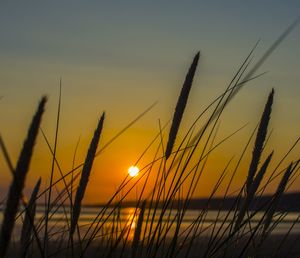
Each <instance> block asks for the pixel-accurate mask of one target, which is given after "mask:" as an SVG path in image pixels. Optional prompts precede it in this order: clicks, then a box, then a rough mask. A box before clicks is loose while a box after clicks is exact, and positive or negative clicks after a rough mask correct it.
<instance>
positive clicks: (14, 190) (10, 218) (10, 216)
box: [0, 97, 47, 257]
mask: <svg viewBox="0 0 300 258" xmlns="http://www.w3.org/2000/svg"><path fill="white" fill-rule="evenodd" d="M46 101H47V98H46V97H43V98H42V99H41V101H40V103H39V106H38V109H37V111H36V113H35V115H34V117H33V119H32V122H31V125H30V127H29V130H28V134H27V138H26V140H25V141H24V144H23V148H22V150H21V153H20V156H19V159H18V162H17V166H16V169H15V173H14V176H13V181H12V183H11V185H10V188H9V192H8V197H7V202H6V208H5V211H4V217H3V222H2V227H1V233H0V257H4V256H5V254H6V252H7V248H8V245H9V242H10V239H11V235H12V231H13V228H14V224H15V217H16V214H17V211H18V206H19V201H20V198H21V196H22V191H23V188H24V184H25V179H26V175H27V172H28V170H29V164H30V160H31V157H32V153H33V148H34V144H35V141H36V138H37V135H38V131H39V127H40V123H41V119H42V115H43V113H44V109H45V104H46Z"/></svg>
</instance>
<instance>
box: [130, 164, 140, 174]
mask: <svg viewBox="0 0 300 258" xmlns="http://www.w3.org/2000/svg"><path fill="white" fill-rule="evenodd" d="M139 171H140V170H139V168H138V167H136V166H131V167H130V168H128V174H129V175H130V176H131V177H135V176H137V175H138V174H139Z"/></svg>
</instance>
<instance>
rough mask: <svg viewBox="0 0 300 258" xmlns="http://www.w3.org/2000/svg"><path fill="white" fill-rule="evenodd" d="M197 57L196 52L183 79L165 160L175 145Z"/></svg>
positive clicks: (198, 54)
mask: <svg viewBox="0 0 300 258" xmlns="http://www.w3.org/2000/svg"><path fill="white" fill-rule="evenodd" d="M199 56H200V53H199V52H198V53H197V54H196V55H195V57H194V59H193V62H192V64H191V66H190V68H189V71H188V73H187V75H186V77H185V81H184V83H183V86H182V89H181V92H180V95H179V98H178V101H177V104H176V108H175V113H174V116H173V121H172V125H171V129H170V133H169V140H168V144H167V148H166V152H165V156H166V159H168V158H169V157H170V155H171V152H172V149H173V145H174V143H175V139H176V135H177V132H178V129H179V125H180V122H181V119H182V116H183V112H184V109H185V106H186V103H187V100H188V97H189V93H190V90H191V87H192V83H193V78H194V75H195V72H196V68H197V65H198V61H199Z"/></svg>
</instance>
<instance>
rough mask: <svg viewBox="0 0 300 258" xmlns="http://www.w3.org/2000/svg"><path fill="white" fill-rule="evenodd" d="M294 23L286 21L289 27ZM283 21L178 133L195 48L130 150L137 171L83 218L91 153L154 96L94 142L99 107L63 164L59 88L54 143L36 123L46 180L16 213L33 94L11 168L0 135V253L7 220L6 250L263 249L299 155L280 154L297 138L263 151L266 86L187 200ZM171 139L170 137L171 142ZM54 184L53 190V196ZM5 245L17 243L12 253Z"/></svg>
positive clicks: (122, 253) (101, 253)
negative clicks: (81, 144) (86, 138)
mask: <svg viewBox="0 0 300 258" xmlns="http://www.w3.org/2000/svg"><path fill="white" fill-rule="evenodd" d="M293 26H295V24H293V25H292V27H291V28H293ZM291 28H288V30H287V31H285V33H283V34H282V35H281V36H280V37H279V38H278V40H277V41H276V42H275V43H274V44H273V45H272V46H271V47H270V48H269V49H268V50H267V51H266V53H265V54H264V55H263V56H262V58H261V59H259V61H258V62H257V63H255V64H254V65H253V67H252V68H251V67H250V66H251V61H252V58H253V51H254V50H255V48H256V45H255V47H254V48H253V49H252V50H251V51H250V53H249V54H248V55H247V56H246V58H245V59H244V60H243V62H242V64H241V65H240V67H239V68H238V69H237V71H236V73H235V75H234V77H233V79H232V80H231V81H230V83H229V84H228V85H227V86H226V87H225V90H224V91H223V92H221V94H220V95H219V96H217V97H216V99H215V100H213V101H212V102H211V103H210V104H209V105H208V106H207V107H206V108H205V109H204V110H203V112H201V113H200V115H199V116H198V117H197V118H196V119H195V121H194V122H193V123H192V124H191V126H190V128H188V130H187V131H186V132H185V133H184V132H183V133H182V135H183V136H182V137H179V136H178V132H179V128H180V124H181V123H182V119H183V114H184V111H185V107H186V105H187V101H188V96H189V93H190V90H191V86H192V83H193V79H194V76H195V73H196V69H197V65H198V61H199V56H200V54H199V53H197V54H196V55H195V57H194V58H193V60H192V64H191V66H190V68H189V70H188V73H187V75H186V77H185V81H184V83H183V86H182V88H181V92H180V95H179V98H178V101H177V105H176V108H175V112H174V115H173V120H172V123H171V125H170V128H169V131H168V126H169V124H168V123H166V124H161V123H160V122H159V126H158V133H157V135H156V136H155V137H154V138H153V140H152V141H151V142H150V144H149V145H148V146H147V147H146V148H145V150H144V151H143V152H142V154H141V156H140V157H138V159H137V162H136V165H139V164H141V163H142V162H141V161H143V164H145V165H144V166H143V167H141V169H140V173H139V176H138V177H136V178H130V177H128V176H126V177H125V178H124V179H123V181H122V182H121V183H120V185H119V186H118V188H117V189H116V191H115V193H114V194H113V195H112V196H111V198H110V199H109V200H108V201H107V202H106V203H105V204H103V205H102V206H100V207H97V211H96V214H94V216H93V218H92V219H89V220H88V221H85V220H84V216H82V217H81V213H82V212H81V211H82V207H83V205H84V203H83V199H84V196H85V193H86V191H87V188H88V182H89V180H90V174H91V171H92V166H93V162H94V160H95V158H96V157H97V156H98V155H101V153H102V151H103V150H104V149H105V148H106V147H107V146H109V144H110V143H111V142H112V141H114V140H115V139H117V137H119V136H120V135H121V134H122V133H123V132H124V131H125V130H127V129H128V128H129V127H130V126H131V125H132V124H133V123H135V122H136V121H137V120H138V119H139V118H140V117H142V116H143V115H144V114H145V113H147V112H148V111H149V110H150V109H151V108H152V107H153V105H152V106H151V107H150V108H149V109H147V110H146V111H145V112H142V113H141V115H139V116H138V117H137V118H136V119H134V120H133V121H132V122H131V123H129V124H128V125H127V126H125V127H124V129H122V130H121V131H120V132H119V133H118V134H117V135H116V136H115V137H113V138H112V139H111V140H110V141H108V142H107V143H106V144H102V148H99V149H98V143H99V140H100V137H101V135H102V128H103V123H104V118H105V115H104V113H103V114H102V116H101V118H100V120H99V121H98V125H97V127H96V129H95V132H94V135H93V138H92V140H91V143H90V145H89V148H88V151H87V154H86V158H85V160H84V162H82V163H80V164H79V165H76V164H75V163H76V162H75V156H76V151H77V148H78V144H77V146H76V150H75V154H74V158H73V162H72V169H71V170H70V171H63V170H62V168H61V165H60V163H59V161H58V160H57V158H56V149H57V139H58V128H59V117H60V101H61V97H60V98H59V105H58V114H57V122H56V132H55V142H54V147H53V148H52V147H51V145H50V143H49V141H48V138H47V136H46V134H45V131H43V130H42V134H43V137H44V140H45V142H46V144H47V146H48V148H49V150H50V153H51V155H52V166H51V174H50V184H49V186H47V187H46V188H45V189H42V190H41V191H39V188H40V181H38V183H37V184H36V186H35V188H34V190H33V192H32V195H31V198H30V201H29V203H28V204H27V203H24V206H25V208H24V209H23V210H20V212H19V213H18V205H19V202H20V200H23V199H22V198H23V196H22V192H23V188H24V184H25V179H26V174H27V172H28V169H29V163H30V160H31V158H32V155H33V147H34V143H35V140H36V137H37V133H38V130H39V128H40V122H41V118H42V114H43V111H44V106H45V103H46V98H42V100H41V102H40V104H39V107H38V110H37V112H36V114H35V116H34V117H33V120H32V123H31V126H30V128H29V131H28V136H27V139H26V140H25V143H24V145H23V148H22V150H21V154H20V157H19V159H18V163H17V166H16V168H15V169H14V167H13V164H12V162H11V161H10V158H9V155H8V151H7V149H6V148H5V146H4V142H3V139H2V138H1V137H0V145H1V149H2V151H3V154H4V157H5V160H6V161H7V163H8V165H9V168H10V170H11V171H12V174H13V182H12V184H11V186H10V189H9V192H8V196H7V198H6V208H5V211H4V218H3V222H2V226H1V235H0V257H5V255H6V254H7V250H8V246H9V243H10V240H11V236H12V232H13V229H14V224H15V222H16V221H18V223H23V228H22V231H21V237H18V240H19V239H20V241H16V242H14V245H16V246H18V248H14V247H15V246H12V247H11V248H10V249H9V251H10V252H9V255H10V256H11V257H93V256H94V257H132V258H137V257H191V256H193V255H196V256H197V257H248V256H254V255H255V256H260V255H265V252H266V250H265V247H266V246H267V245H269V242H268V241H270V239H272V236H273V235H272V234H273V232H275V231H276V228H277V227H278V226H280V225H282V223H283V222H285V219H286V218H287V217H288V214H287V212H286V211H281V210H279V208H280V207H281V206H280V205H281V200H283V198H285V193H286V191H287V190H288V188H289V187H290V186H291V184H292V183H293V182H295V180H296V179H297V177H298V176H299V170H300V166H299V160H296V161H289V165H288V166H285V160H286V159H287V158H288V156H289V154H290V153H291V151H292V150H294V148H295V147H296V145H297V143H298V142H299V139H298V140H297V141H296V142H295V143H294V144H293V145H292V146H291V148H290V149H289V150H288V151H287V153H286V155H284V157H283V158H282V159H279V162H278V163H277V165H275V161H274V159H275V158H274V151H272V152H268V153H265V152H266V148H265V147H266V144H267V143H268V144H270V141H269V135H268V131H269V129H268V127H269V121H270V117H271V112H272V106H273V100H274V90H273V89H272V91H271V92H270V94H269V96H268V99H267V102H266V104H265V108H264V110H263V112H262V115H261V118H260V121H259V123H258V126H257V127H256V128H255V129H253V133H252V134H251V135H250V137H249V139H248V140H247V142H246V143H245V145H244V148H243V150H242V151H241V152H240V153H239V155H238V158H236V157H231V158H230V159H229V160H228V162H227V163H226V164H225V165H224V167H223V168H221V169H220V171H217V172H218V179H217V180H216V182H215V184H214V186H213V187H212V190H211V192H210V193H209V195H208V198H206V199H205V200H203V202H202V203H201V202H200V201H198V202H195V200H194V198H195V193H196V192H197V189H199V188H201V187H202V188H203V187H206V184H207V182H205V181H204V180H203V175H204V174H205V173H209V172H208V164H209V162H210V159H211V155H213V154H214V152H215V150H216V149H218V148H219V147H220V146H221V145H222V144H223V143H224V142H226V141H230V140H231V138H232V137H234V136H235V135H236V134H238V133H240V132H241V131H242V130H243V129H244V128H245V126H243V127H241V128H239V129H237V130H236V131H234V132H232V133H230V134H228V135H227V136H224V137H223V138H221V139H219V133H220V130H221V128H222V127H221V125H222V124H221V123H220V121H221V118H222V114H223V112H224V110H225V109H226V108H227V106H228V104H229V102H230V101H231V100H232V99H233V97H234V96H235V95H236V94H237V93H238V91H239V90H240V89H241V87H244V86H245V85H246V83H247V82H249V81H252V80H254V79H255V78H257V76H260V75H255V72H256V71H257V70H258V68H259V67H260V66H261V65H262V63H263V62H264V61H265V60H266V59H267V57H268V56H269V55H270V54H271V53H272V52H273V51H274V50H275V48H276V47H277V46H278V44H279V43H280V42H281V41H282V40H283V39H284V38H285V37H286V35H287V34H288V33H289V32H290V30H291ZM275 103H276V101H275ZM205 117H206V118H205ZM246 126H249V125H246ZM199 128H200V129H199ZM255 132H256V138H255V139H254V137H255ZM252 139H254V145H253V148H252V149H253V151H252V154H251V153H249V152H250V151H249V149H250V146H251V144H252ZM175 140H176V142H177V143H178V144H175ZM151 148H154V149H155V151H154V155H153V158H152V159H151V160H150V161H147V160H145V154H146V153H147V152H149V150H150V149H151ZM275 151H276V150H275ZM248 155H250V156H251V159H250V164H249V169H248V170H247V171H245V173H244V174H246V177H245V178H244V179H243V182H242V183H241V185H240V186H239V188H238V189H235V188H233V180H234V179H236V178H237V176H240V175H239V173H240V172H241V170H242V169H243V166H242V164H244V162H245V161H244V159H245V157H246V156H248ZM116 159H117V157H116ZM54 166H56V167H57V168H58V170H59V172H60V175H59V178H58V180H56V181H54V177H53V174H54ZM284 166H285V167H284ZM151 179H152V180H153V182H154V185H152V186H151V185H150V184H149V182H150V180H151ZM275 179H279V183H278V186H277V189H276V191H275V192H274V194H273V195H272V196H271V197H270V198H266V197H265V196H264V195H263V194H264V192H265V191H266V189H268V188H269V187H270V184H271V183H272V184H274V180H275ZM60 182H62V183H63V189H60V188H59V187H58V186H57V185H58V184H59V183H60ZM137 189H139V192H138V193H137V196H136V200H135V201H134V202H132V203H131V208H132V210H131V211H130V213H129V214H125V212H126V211H127V209H126V207H125V206H126V204H128V202H127V201H128V197H129V196H130V195H131V194H132V192H134V191H137ZM221 189H223V190H224V189H225V193H224V195H223V196H222V197H221V198H217V194H218V192H219V190H221ZM54 191H56V192H57V194H56V196H55V198H54V193H55V192H54ZM73 195H75V196H73ZM51 196H52V197H51ZM73 197H74V198H73ZM24 202H25V201H24ZM38 202H44V206H45V208H44V211H45V213H44V214H43V215H41V213H40V212H39V213H37V212H36V210H37V209H36V208H37V207H38V208H40V207H41V206H37V203H38ZM196 204H197V205H201V206H199V207H198V209H196V210H195V211H194V215H193V216H192V217H189V214H190V213H191V212H190V209H191V207H192V206H193V205H196ZM95 208H96V207H95ZM212 208H214V209H215V213H216V216H215V217H211V216H212V212H211V209H212ZM24 214H25V217H24V216H23V215H24ZM83 215H84V214H83ZM20 221H21V222H20ZM298 222H299V216H298V217H297V218H295V220H294V221H293V222H292V226H291V228H290V229H289V230H288V231H287V232H286V233H285V235H284V237H283V239H282V241H281V244H280V246H279V247H278V248H275V249H273V250H271V252H269V253H268V254H270V253H272V255H274V256H276V255H277V256H279V255H280V254H281V253H280V252H281V249H283V248H282V247H283V246H284V243H287V242H288V241H286V240H287V239H288V238H289V236H290V234H292V229H293V228H294V227H295V225H297V223H298ZM75 232H77V234H75ZM33 236H34V237H33ZM42 236H44V245H41V243H40V237H42ZM14 249H16V250H18V251H17V252H16V253H14ZM37 249H39V250H37ZM269 249H270V248H269ZM267 251H268V250H267Z"/></svg>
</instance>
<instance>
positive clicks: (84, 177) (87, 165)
mask: <svg viewBox="0 0 300 258" xmlns="http://www.w3.org/2000/svg"><path fill="white" fill-rule="evenodd" d="M104 117H105V113H103V114H102V116H101V118H100V120H99V123H98V126H97V128H96V130H95V132H94V137H93V139H92V141H91V144H90V147H89V150H88V153H87V156H86V159H85V162H84V165H83V168H82V173H81V178H80V182H79V187H78V188H77V191H76V195H75V201H74V206H73V211H72V219H71V228H70V236H73V234H74V231H75V228H76V225H77V223H78V218H79V214H80V210H81V202H82V199H83V196H84V193H85V190H86V187H87V184H88V181H89V177H90V173H91V169H92V165H93V162H94V158H95V154H96V151H97V147H98V142H99V139H100V135H101V131H102V127H103V121H104Z"/></svg>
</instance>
